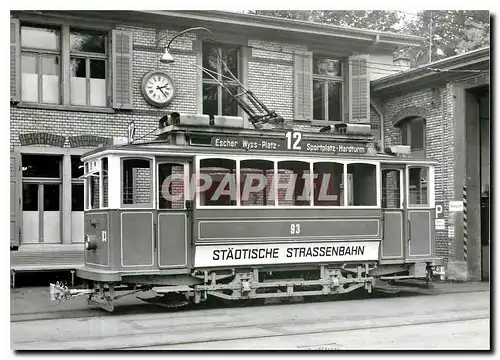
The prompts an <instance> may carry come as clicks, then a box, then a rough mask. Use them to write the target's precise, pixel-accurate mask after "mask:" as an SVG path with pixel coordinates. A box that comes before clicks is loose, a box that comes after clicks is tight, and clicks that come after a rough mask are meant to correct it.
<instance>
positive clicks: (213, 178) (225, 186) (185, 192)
mask: <svg viewBox="0 0 500 360" xmlns="http://www.w3.org/2000/svg"><path fill="white" fill-rule="evenodd" d="M312 177H313V180H312V181H311V175H310V174H309V173H304V174H301V175H300V176H299V175H297V174H278V176H270V175H268V176H266V175H264V174H256V173H247V174H245V175H244V176H242V177H241V180H240V182H239V183H240V184H239V193H240V194H241V196H240V200H241V201H243V202H244V201H252V200H255V198H256V197H258V198H263V197H264V196H265V197H266V199H267V200H269V201H271V202H272V201H273V199H274V198H275V196H274V193H275V191H278V194H279V200H280V201H287V200H299V201H309V200H310V195H311V186H312V187H314V193H315V199H317V200H318V201H337V200H339V199H338V198H339V195H340V193H341V190H340V188H339V186H340V183H341V176H338V177H334V176H332V174H329V173H325V174H317V173H315V174H313V175H312ZM184 180H185V178H184V175H183V174H171V175H169V176H167V177H166V178H165V180H164V181H163V182H162V185H161V188H160V193H161V196H162V197H163V198H164V199H165V200H167V201H171V202H176V201H183V200H184V199H187V200H193V199H194V196H195V194H203V197H204V198H205V199H207V200H208V199H209V200H210V201H217V200H218V199H220V197H221V196H224V197H227V196H229V198H230V199H231V200H236V194H237V193H238V186H237V182H236V175H235V174H231V173H225V174H221V173H216V174H207V173H200V174H198V181H197V177H196V176H193V177H192V178H191V180H190V183H189V188H185V187H184V186H183V184H184ZM264 189H266V191H265V192H263V190H264ZM296 189H300V190H301V191H300V194H297V191H296ZM210 195H211V196H210Z"/></svg>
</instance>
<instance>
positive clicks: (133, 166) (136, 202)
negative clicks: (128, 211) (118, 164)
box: [122, 159, 153, 207]
mask: <svg viewBox="0 0 500 360" xmlns="http://www.w3.org/2000/svg"><path fill="white" fill-rule="evenodd" d="M151 189H152V170H151V160H149V159H123V160H122V204H123V205H124V206H127V205H128V206H130V205H132V206H136V207H137V206H138V207H151V206H152V203H153V199H152V194H151Z"/></svg>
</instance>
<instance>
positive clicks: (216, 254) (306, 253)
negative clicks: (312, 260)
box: [212, 245, 365, 260]
mask: <svg viewBox="0 0 500 360" xmlns="http://www.w3.org/2000/svg"><path fill="white" fill-rule="evenodd" d="M364 252H365V246H364V245H351V246H342V245H341V246H334V245H333V246H315V247H295V246H294V247H288V248H287V249H286V251H285V256H286V257H287V258H291V257H319V256H333V255H336V256H344V255H358V254H359V255H363V254H364ZM279 257H280V249H279V248H269V249H255V248H254V249H250V248H244V249H236V250H235V249H233V248H229V249H222V250H214V251H213V257H212V259H213V260H240V259H278V258H279Z"/></svg>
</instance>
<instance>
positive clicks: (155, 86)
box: [142, 70, 175, 107]
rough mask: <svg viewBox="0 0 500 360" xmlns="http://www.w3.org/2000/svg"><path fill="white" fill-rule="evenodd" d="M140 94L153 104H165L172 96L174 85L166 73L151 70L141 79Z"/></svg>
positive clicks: (169, 101) (168, 102)
mask: <svg viewBox="0 0 500 360" xmlns="http://www.w3.org/2000/svg"><path fill="white" fill-rule="evenodd" d="M142 94H143V95H144V98H145V99H146V100H147V101H148V102H149V103H150V104H152V105H154V106H160V107H162V106H167V105H168V104H170V103H171V102H172V100H173V98H174V95H175V85H174V82H173V81H172V79H171V78H170V76H168V75H167V73H165V72H163V71H159V70H157V71H152V72H150V73H148V74H146V76H145V77H144V80H143V81H142Z"/></svg>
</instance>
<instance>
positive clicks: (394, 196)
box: [382, 170, 401, 209]
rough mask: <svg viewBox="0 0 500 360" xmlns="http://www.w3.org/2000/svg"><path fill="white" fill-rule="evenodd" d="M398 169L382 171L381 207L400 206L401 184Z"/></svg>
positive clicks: (397, 207) (394, 207)
mask: <svg viewBox="0 0 500 360" xmlns="http://www.w3.org/2000/svg"><path fill="white" fill-rule="evenodd" d="M400 181H401V178H400V172H399V170H384V171H382V207H383V208H384V209H399V208H400V207H401V186H400Z"/></svg>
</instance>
